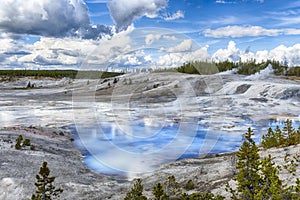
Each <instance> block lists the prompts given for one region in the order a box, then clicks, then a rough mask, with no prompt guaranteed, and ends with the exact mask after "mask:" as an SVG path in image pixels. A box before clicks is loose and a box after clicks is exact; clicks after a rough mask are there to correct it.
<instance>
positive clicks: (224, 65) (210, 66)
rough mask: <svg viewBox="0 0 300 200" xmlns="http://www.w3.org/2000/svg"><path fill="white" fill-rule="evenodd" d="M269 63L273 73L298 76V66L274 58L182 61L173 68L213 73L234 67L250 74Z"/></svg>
mask: <svg viewBox="0 0 300 200" xmlns="http://www.w3.org/2000/svg"><path fill="white" fill-rule="evenodd" d="M269 64H271V65H272V68H273V71H274V74H275V75H285V76H298V77H299V76H300V67H299V66H295V67H288V66H287V65H286V64H282V63H280V62H278V61H274V60H267V61H265V62H260V63H257V62H256V61H255V60H254V61H249V62H241V61H240V62H231V61H228V60H227V61H223V62H218V63H214V62H212V63H210V62H201V61H194V62H188V63H184V64H183V65H182V66H180V67H178V68H176V69H175V70H176V71H177V72H181V73H187V74H215V73H218V72H224V71H229V70H233V69H236V70H237V73H238V74H243V75H251V74H255V73H257V72H260V71H261V70H263V69H266V68H267V67H268V66H269Z"/></svg>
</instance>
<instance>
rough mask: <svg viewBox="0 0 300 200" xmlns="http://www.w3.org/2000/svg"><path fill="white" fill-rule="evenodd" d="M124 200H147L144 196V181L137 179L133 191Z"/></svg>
mask: <svg viewBox="0 0 300 200" xmlns="http://www.w3.org/2000/svg"><path fill="white" fill-rule="evenodd" d="M124 200H147V197H146V196H144V195H143V185H142V180H141V179H137V180H136V182H135V184H134V185H133V187H132V188H131V190H130V191H129V192H128V193H127V195H126V197H125V199H124Z"/></svg>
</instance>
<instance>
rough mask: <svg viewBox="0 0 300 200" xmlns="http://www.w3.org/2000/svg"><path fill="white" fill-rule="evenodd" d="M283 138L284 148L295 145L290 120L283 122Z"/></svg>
mask: <svg viewBox="0 0 300 200" xmlns="http://www.w3.org/2000/svg"><path fill="white" fill-rule="evenodd" d="M282 134H283V137H284V138H285V140H286V144H285V145H286V146H289V145H294V144H295V138H294V128H293V124H292V120H289V119H287V120H286V121H285V122H284V127H283V129H282Z"/></svg>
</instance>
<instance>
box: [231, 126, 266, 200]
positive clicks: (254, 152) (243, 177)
mask: <svg viewBox="0 0 300 200" xmlns="http://www.w3.org/2000/svg"><path fill="white" fill-rule="evenodd" d="M252 135H253V131H252V129H251V128H249V129H248V131H247V133H245V135H244V142H243V144H242V146H241V147H240V149H239V151H238V152H237V158H238V161H237V166H236V168H237V169H238V174H237V175H236V177H235V178H234V180H236V181H237V191H238V193H237V194H233V193H232V195H233V198H234V199H235V198H241V199H249V200H251V199H253V200H254V197H255V194H257V193H258V192H259V190H260V187H261V182H262V180H261V177H260V175H259V166H260V164H261V162H260V156H259V154H258V147H257V146H256V144H255V142H254V140H253V139H252V138H251V137H252Z"/></svg>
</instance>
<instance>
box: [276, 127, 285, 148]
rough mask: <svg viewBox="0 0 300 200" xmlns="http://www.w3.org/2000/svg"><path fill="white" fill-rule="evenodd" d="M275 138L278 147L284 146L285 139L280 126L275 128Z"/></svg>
mask: <svg viewBox="0 0 300 200" xmlns="http://www.w3.org/2000/svg"><path fill="white" fill-rule="evenodd" d="M275 137H276V140H277V147H280V146H284V143H285V139H284V138H283V135H282V131H281V129H280V128H279V126H276V128H275Z"/></svg>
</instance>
